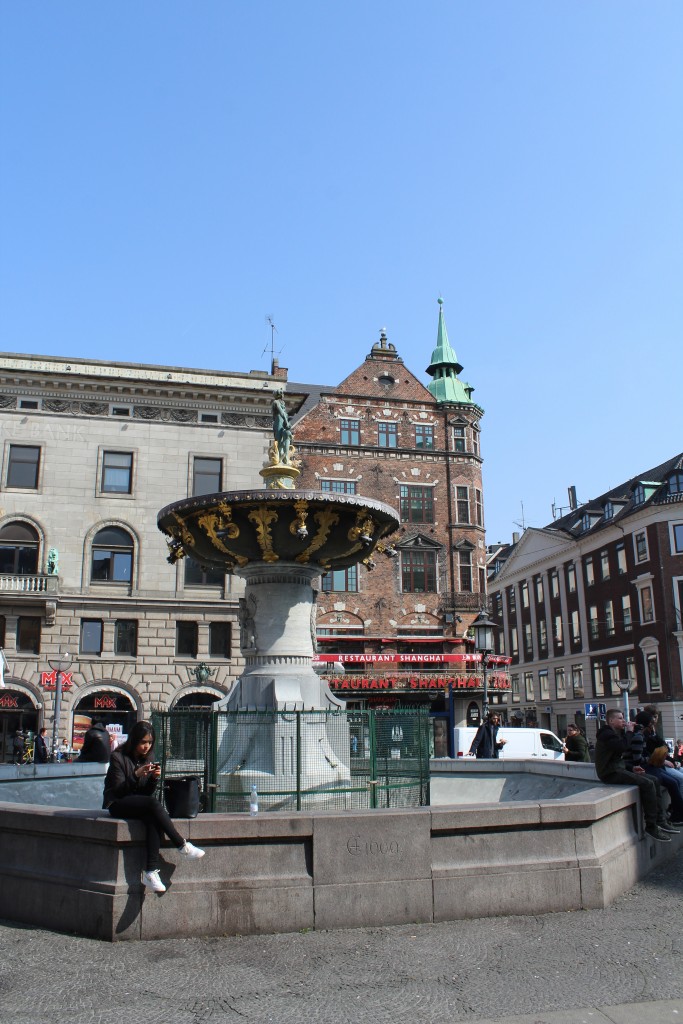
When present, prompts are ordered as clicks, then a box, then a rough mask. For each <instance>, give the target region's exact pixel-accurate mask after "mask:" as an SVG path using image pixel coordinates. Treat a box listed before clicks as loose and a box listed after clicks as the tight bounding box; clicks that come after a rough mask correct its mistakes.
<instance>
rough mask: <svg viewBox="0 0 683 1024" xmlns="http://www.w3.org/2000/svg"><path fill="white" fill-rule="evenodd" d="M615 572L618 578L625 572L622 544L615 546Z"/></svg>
mask: <svg viewBox="0 0 683 1024" xmlns="http://www.w3.org/2000/svg"><path fill="white" fill-rule="evenodd" d="M616 552H617V572H618V573H619V575H620V576H623V574H624V573H625V572H626V548H625V547H624V545H623V544H617V547H616Z"/></svg>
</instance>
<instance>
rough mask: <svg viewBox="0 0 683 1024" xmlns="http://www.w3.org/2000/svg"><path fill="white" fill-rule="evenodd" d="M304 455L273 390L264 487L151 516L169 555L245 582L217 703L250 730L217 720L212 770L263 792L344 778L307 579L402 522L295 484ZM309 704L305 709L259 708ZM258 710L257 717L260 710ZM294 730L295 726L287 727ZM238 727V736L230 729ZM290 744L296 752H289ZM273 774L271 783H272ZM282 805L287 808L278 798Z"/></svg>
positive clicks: (360, 500)
mask: <svg viewBox="0 0 683 1024" xmlns="http://www.w3.org/2000/svg"><path fill="white" fill-rule="evenodd" d="M299 465H300V463H299V462H298V460H297V459H296V457H295V449H294V446H293V445H292V433H291V427H290V423H289V419H288V416H287V412H286V409H285V405H284V401H283V396H282V393H281V392H278V393H276V395H275V398H274V400H273V440H272V441H271V443H270V447H269V452H268V462H267V464H266V465H265V466H264V467H263V469H261V471H260V475H261V477H262V478H263V480H264V486H263V488H257V489H254V490H243V491H227V492H221V493H218V494H206V495H201V496H197V497H192V498H186V499H183V500H182V501H177V502H174V503H173V504H172V505H167V506H166V508H164V509H162V510H161V512H160V513H159V516H158V525H159V529H160V530H161V531H162V532H163V533H165V534H166V535H167V537H168V543H169V548H170V555H169V561H170V562H175V561H176V560H177V559H178V558H182V557H183V556H184V555H186V554H187V555H191V556H192V558H194V559H195V560H196V561H197V562H199V563H200V565H202V566H207V567H211V568H219V569H221V570H222V571H223V572H228V573H235V574H236V575H238V576H241V577H242V578H243V579H244V580H245V582H246V588H245V594H244V597H243V598H241V599H240V613H239V616H240V648H241V651H242V654H243V656H244V660H245V669H244V672H243V673H242V675H241V676H240V677H239V678H238V679H237V681H236V682H235V684H234V686H233V687H232V689H231V691H230V693H229V694H227V696H226V697H225V698H224V699H223V700H222V701H220V702H219V703H217V704H216V705H214V708H215V710H217V711H239V712H242V713H244V714H245V715H247V716H248V713H249V712H251V713H252V714H253V729H251V730H249V729H246V730H245V729H240V730H238V731H237V732H236V731H235V730H233V731H232V734H231V733H230V730H227V729H226V730H225V731H224V734H223V736H222V737H220V742H219V773H220V775H222V776H223V777H224V778H223V780H222V781H223V782H226V785H227V786H228V788H231V787H232V788H234V789H235V790H238V791H240V792H245V791H246V792H248V790H249V788H250V787H251V785H252V784H255V785H256V786H257V788H258V790H259V793H260V794H262V799H263V797H264V796H266V794H267V793H268V791H272V790H274V789H280V790H283V789H287V788H289V784H291V783H293V779H294V775H295V773H297V772H298V785H300V786H303V787H304V788H306V786H307V784H309V785H310V787H314V788H315V789H316V791H319V790H321V789H322V790H324V788H325V786H331V785H338V784H339V783H340V782H341V781H343V780H345V779H348V777H349V766H348V763H347V761H348V757H349V746H348V743H345V742H344V740H343V738H342V739H341V742H340V740H339V735H340V734H339V732H338V731H337V733H336V735H337V741H336V742H335V743H334V747H333V745H332V743H331V742H330V738H329V735H328V732H327V729H326V724H325V717H326V716H324V715H321V714H317V715H316V714H315V712H321V711H331V710H335V709H338V708H342V707H343V706H344V704H343V701H340V700H339V699H338V698H337V697H335V696H334V695H333V694H332V693H331V692H330V689H329V687H328V684H327V682H326V681H324V680H322V679H321V678H320V677H319V676H318V675H317V673H316V672H315V670H314V668H313V665H312V662H313V658H314V644H315V639H314V638H315V592H314V590H313V587H312V583H313V580H314V579H316V577H318V576H320V575H321V574H323V573H326V572H330V571H333V570H335V569H343V568H346V567H347V566H350V565H355V564H356V563H357V562H363V563H364V564H365V565H366V566H367V567H368V568H372V565H373V563H372V555H373V553H374V552H375V551H380V552H384V553H386V554H388V555H393V554H395V552H394V550H393V547H392V546H391V544H390V543H388V541H387V538H388V537H389V535H390V534H392V533H393V532H394V531H395V530H396V528H397V527H398V524H399V518H398V515H397V513H396V512H395V511H394V509H392V508H390V507H389V506H388V505H385V504H383V503H382V502H379V501H373V500H371V499H369V498H365V497H362V496H360V495H346V494H332V493H326V492H322V491H312V490H298V489H297V488H296V480H297V478H298V477H299V475H300V472H301V470H300V469H299ZM295 711H300V712H301V711H310V712H312V714H311V715H310V716H303V726H302V716H299V722H298V724H297V723H296V716H294V715H291V716H286V715H284V714H279V715H274V714H273V715H271V716H270V719H269V720H268V716H267V714H266V716H265V717H266V720H267V727H266V728H264V712H266V713H267V712H295ZM259 716H260V717H259ZM295 728H296V729H298V734H297V735H295ZM236 736H237V738H236ZM295 748H296V749H298V751H299V754H300V760H299V761H298V768H297V758H296V757H295V753H296V750H295ZM276 778H277V781H278V785H277V786H276V785H274V780H275V779H276ZM278 806H283V807H285V806H288V804H287V802H286V801H284V802H281V803H280V804H278Z"/></svg>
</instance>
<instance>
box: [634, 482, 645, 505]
mask: <svg viewBox="0 0 683 1024" xmlns="http://www.w3.org/2000/svg"><path fill="white" fill-rule="evenodd" d="M644 501H645V488H644V487H643V485H642V484H637V485H636V486H635V487H634V488H633V504H634V505H642V504H643V502H644Z"/></svg>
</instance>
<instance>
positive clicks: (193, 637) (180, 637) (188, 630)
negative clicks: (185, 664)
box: [175, 622, 199, 658]
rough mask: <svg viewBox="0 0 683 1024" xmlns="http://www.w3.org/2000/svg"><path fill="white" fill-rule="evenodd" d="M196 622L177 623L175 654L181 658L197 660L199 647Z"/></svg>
mask: <svg viewBox="0 0 683 1024" xmlns="http://www.w3.org/2000/svg"><path fill="white" fill-rule="evenodd" d="M198 632H199V631H198V629H197V623H196V622H176V626H175V652H176V654H177V656H178V657H179V658H196V657H197V647H198Z"/></svg>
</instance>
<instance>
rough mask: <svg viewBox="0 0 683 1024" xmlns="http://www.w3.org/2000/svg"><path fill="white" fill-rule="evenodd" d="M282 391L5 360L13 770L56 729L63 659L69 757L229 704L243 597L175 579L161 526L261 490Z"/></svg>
mask: <svg viewBox="0 0 683 1024" xmlns="http://www.w3.org/2000/svg"><path fill="white" fill-rule="evenodd" d="M281 378H282V374H281V373H276V374H274V375H271V374H266V373H261V372H253V373H250V374H239V373H222V372H218V371H203V370H189V369H184V368H181V367H167V366H166V367H164V366H140V365H131V364H123V363H104V362H98V361H94V360H93V361H88V360H80V359H71V360H69V359H64V358H53V357H38V356H19V355H7V354H5V355H0V429H1V430H2V466H1V469H0V647H2V648H3V649H4V656H5V659H6V663H5V670H4V685H3V687H2V688H1V689H0V761H2V760H3V759H7V758H8V755H9V756H11V753H10V752H11V738H12V734H13V732H14V730H15V729H16V728H18V727H20V726H21V727H23V728H26V729H29V730H31V731H34V730H35V729H37V728H39V727H41V726H42V725H43V724H44V725H46V726H50V727H51V726H52V722H53V716H54V698H55V685H56V674H55V669H54V666H55V664H56V661H55V659H56V656H57V655H58V653H59V652H60V651H68V652H69V653H70V655H71V659H72V664H71V667H70V668H69V670H68V672H67V674H66V675H65V676H64V701H63V708H62V715H61V729H60V738H61V739H62V740H64V741H66V742H67V743H70V742H71V741H72V739H73V737H74V734H75V733H77V732H78V729H77V728H75V727H76V726H78V725H83V724H84V723H85V721H86V720H87V719H88V718H89V717H91V716H92V715H93V714H95V713H97V714H99V715H101V716H102V717H103V718H104V719H105V721H106V722H107V723H108V724H110V725H118V726H120V728H121V729H122V731H123V732H126V731H127V729H128V728H129V727H130V724H131V723H132V722H134V721H135V720H136V718H138V717H143V716H144V717H148V716H149V714H150V711H151V710H152V708H153V707H154V706H160V707H163V708H167V707H169V706H171V707H175V706H184V705H188V704H189V705H197V704H202V703H204V704H206V703H211V702H213V701H215V700H216V699H217V698H219V697H222V696H224V695H225V693H227V692H228V690H229V689H230V687H231V685H232V683H233V681H234V680H235V678H236V677H237V675H239V673H240V671H241V669H242V666H243V659H242V658H241V656H240V650H239V642H238V640H237V639H236V638H237V637H238V636H239V630H237V631H235V623H236V621H237V606H238V597H239V595H240V594H241V593H242V581H241V580H239V579H237V578H232V577H230V576H224V575H222V574H220V573H217V572H206V571H202V569H201V567H200V566H198V565H196V564H194V563H193V562H192V560H191V559H184V560H183V561H181V562H179V563H178V564H177V565H174V566H171V565H169V564H168V562H167V560H166V556H167V555H168V549H167V547H166V542H165V540H164V537H163V536H162V534H161V533H160V532H159V530H158V529H157V525H156V519H157V512H158V511H159V509H160V508H161V507H162V506H164V505H166V504H168V503H169V502H171V501H176V500H178V499H179V498H182V497H184V496H187V495H191V494H202V493H207V492H210V491H219V490H228V489H237V488H246V487H254V486H257V487H258V486H261V479H260V477H259V475H258V471H259V469H260V468H261V466H262V464H263V462H264V459H265V457H266V451H267V443H268V439H269V437H270V436H272V435H271V428H272V417H271V402H272V398H273V393H274V392H275V390H276V389H277V388H278V387H281V386H282V383H283V381H282V379H281Z"/></svg>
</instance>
